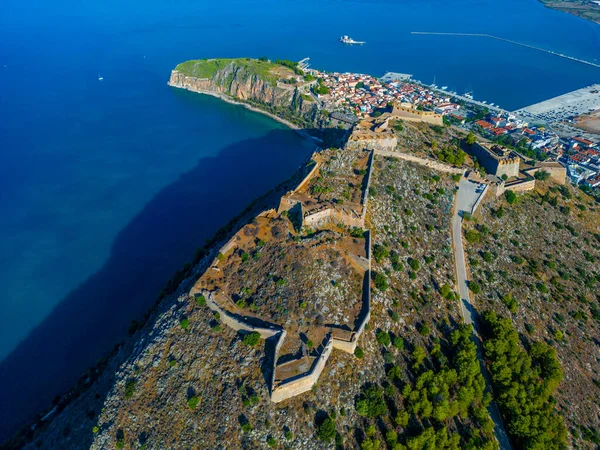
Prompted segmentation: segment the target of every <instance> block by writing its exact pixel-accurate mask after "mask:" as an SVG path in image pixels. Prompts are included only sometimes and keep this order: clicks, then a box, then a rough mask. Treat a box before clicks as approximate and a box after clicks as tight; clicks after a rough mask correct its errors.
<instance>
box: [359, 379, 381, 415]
mask: <svg viewBox="0 0 600 450" xmlns="http://www.w3.org/2000/svg"><path fill="white" fill-rule="evenodd" d="M356 412H357V413H358V415H359V416H364V417H371V418H375V417H379V416H383V415H385V414H387V412H388V409H387V405H386V404H385V400H384V399H383V391H382V390H381V388H380V387H379V386H377V385H374V384H373V385H369V386H367V387H366V388H365V389H363V392H362V393H361V395H360V397H359V399H358V400H357V401H356Z"/></svg>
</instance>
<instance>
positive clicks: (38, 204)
mask: <svg viewBox="0 0 600 450" xmlns="http://www.w3.org/2000/svg"><path fill="white" fill-rule="evenodd" d="M410 31H454V32H467V33H488V34H493V35H497V36H501V37H505V38H509V39H513V40H517V41H522V42H525V43H528V44H531V45H536V46H540V47H544V48H548V49H551V50H554V51H559V52H564V53H567V54H569V55H572V56H575V57H579V58H582V59H587V60H590V61H596V62H597V61H598V60H599V58H600V26H598V25H595V24H593V23H590V22H587V21H584V20H582V19H578V18H575V17H572V16H569V15H566V14H563V13H560V12H556V11H551V10H548V9H545V8H544V7H543V6H542V5H541V4H540V3H538V2H537V1H536V0H507V1H505V2H503V3H501V4H499V3H498V2H495V1H491V0H478V1H465V0H458V1H453V2H448V1H440V0H406V1H368V0H356V1H341V0H328V1H316V0H303V1H301V2H300V1H289V2H284V1H281V0H266V1H263V2H250V1H239V0H238V1H229V2H208V1H189V0H177V1H173V2H159V1H157V0H146V1H144V2H140V1H129V2H123V1H122V0H119V1H116V0H105V1H102V2H99V1H98V2H91V1H86V2H82V1H75V0H69V1H66V0H59V1H53V2H49V1H35V0H34V1H29V2H22V1H20V0H19V1H17V0H4V1H3V2H1V4H0V86H1V90H0V127H1V129H0V130H1V133H0V187H1V189H0V211H1V220H0V286H2V287H3V292H2V295H1V296H0V360H2V359H3V361H2V363H0V437H1V436H2V435H3V434H5V433H6V432H7V431H8V430H12V429H14V427H15V426H16V425H18V424H19V423H21V422H22V421H23V419H24V418H25V417H27V415H28V414H30V413H31V412H33V411H34V410H35V409H36V408H37V407H39V406H40V405H44V404H46V403H47V402H48V401H49V399H51V398H52V397H53V396H54V395H55V394H56V393H57V392H59V391H61V390H63V389H65V388H66V387H67V386H69V384H70V383H72V381H73V380H74V379H76V378H77V377H78V376H79V375H80V374H81V373H82V372H83V371H84V370H85V369H86V367H88V366H89V365H91V364H93V363H94V361H95V360H96V359H97V358H98V357H99V356H100V355H101V354H103V353H104V352H105V351H106V350H107V349H109V348H111V347H112V345H114V343H116V342H117V341H118V340H120V339H121V338H122V337H123V336H124V335H125V333H126V329H127V325H128V323H129V321H130V320H131V319H133V318H137V317H140V315H141V314H143V312H144V311H145V310H146V309H147V308H148V307H149V305H150V304H151V303H152V302H153V301H154V299H155V298H156V293H157V292H158V290H160V288H161V287H162V286H163V285H164V283H165V281H166V280H168V279H169V278H170V276H171V275H172V272H173V271H174V270H175V269H176V268H178V267H180V266H181V265H182V263H183V262H185V261H186V260H188V259H190V258H191V256H192V255H193V252H194V249H195V248H196V247H197V246H199V245H201V244H202V243H203V242H204V239H205V238H207V237H209V236H210V235H211V234H212V233H213V232H214V231H215V230H216V229H217V228H219V226H221V225H222V224H224V223H225V222H226V221H227V220H228V219H229V218H230V217H232V216H233V215H234V214H235V213H237V212H239V211H240V210H241V209H242V208H243V206H244V205H245V204H247V203H248V202H249V201H250V200H252V199H253V198H254V197H256V196H258V195H260V194H262V193H263V192H265V191H266V190H268V189H269V188H270V187H272V186H273V185H274V184H276V183H277V182H279V181H281V180H283V179H285V178H287V177H288V176H289V175H290V174H291V173H292V172H293V170H294V169H295V168H296V167H297V166H298V164H299V163H300V161H301V160H303V159H304V158H305V157H306V156H307V155H308V154H309V153H310V151H311V150H312V148H311V146H310V145H309V144H308V143H306V142H303V141H302V140H301V139H300V138H299V137H298V136H297V135H295V134H294V133H292V132H290V131H289V130H286V129H285V128H284V127H282V126H281V125H279V124H277V123H275V122H273V121H271V120H270V119H268V118H265V117H263V116H260V115H257V114H254V113H250V112H248V111H246V110H245V109H243V108H241V107H235V106H231V105H227V104H223V103H221V102H219V101H217V100H215V99H212V98H206V97H202V96H197V95H193V94H188V93H184V92H180V91H177V90H173V89H170V88H168V87H167V86H166V81H167V80H168V77H169V72H170V70H171V68H173V67H174V66H175V65H176V64H177V63H178V62H180V61H182V60H186V59H190V58H203V57H218V56H254V57H257V56H261V55H266V56H268V57H271V58H287V59H294V60H298V59H300V58H303V57H306V56H310V57H311V62H312V65H313V67H317V68H322V69H328V70H339V71H360V72H369V73H372V74H374V75H379V74H382V73H383V72H385V71H396V72H406V73H412V74H413V75H414V76H415V77H416V78H418V79H421V80H423V81H426V82H431V81H433V77H434V76H435V77H436V82H437V84H438V85H440V86H441V85H447V86H449V87H450V88H452V89H455V90H457V91H464V90H472V91H474V93H475V97H476V98H479V99H486V100H488V101H492V102H495V103H498V104H500V105H502V106H503V107H505V108H509V109H516V108H518V107H522V106H525V105H527V104H531V103H534V102H537V101H540V100H543V99H545V98H548V97H552V96H555V95H559V94H562V93H564V92H567V91H570V90H573V89H577V88H580V87H582V86H585V85H588V84H591V83H593V82H598V81H599V79H600V70H599V69H596V68H592V67H589V66H585V65H582V64H578V63H575V62H571V61H567V60H564V59H560V58H557V57H554V56H551V55H548V54H544V53H541V52H536V51H534V50H530V49H526V48H522V47H517V46H514V45H511V44H508V43H503V42H499V41H494V40H487V39H483V38H470V37H440V36H415V35H411V34H410ZM342 34H348V35H350V36H352V37H354V38H355V39H360V40H365V41H367V45H365V46H363V47H343V46H341V45H339V44H338V43H337V42H336V40H337V38H338V37H339V36H340V35H342ZM99 75H100V76H102V77H104V81H99V80H98V76H99ZM9 406H10V408H11V409H10V414H9V413H8V409H7V408H8V407H9Z"/></svg>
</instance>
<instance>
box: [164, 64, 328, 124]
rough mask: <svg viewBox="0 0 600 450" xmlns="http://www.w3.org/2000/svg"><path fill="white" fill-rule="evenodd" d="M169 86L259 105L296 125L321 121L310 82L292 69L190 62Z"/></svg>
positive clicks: (257, 65) (181, 69) (268, 65)
mask: <svg viewBox="0 0 600 450" xmlns="http://www.w3.org/2000/svg"><path fill="white" fill-rule="evenodd" d="M169 85H170V86H173V87H178V88H182V89H187V90H189V91H192V92H198V93H204V94H210V95H216V96H218V97H221V98H222V99H224V100H229V101H232V100H233V101H235V102H242V103H244V104H247V105H251V106H256V107H258V108H259V109H260V110H261V111H266V112H268V113H270V114H273V115H274V116H276V117H278V118H280V119H283V120H285V121H287V122H291V123H292V124H296V125H300V126H303V127H310V126H312V125H314V124H315V123H316V122H318V120H319V119H320V116H319V115H318V114H317V113H318V109H317V107H316V103H315V99H314V98H313V97H312V96H311V95H309V92H310V91H309V89H308V88H309V82H306V81H304V76H303V75H299V74H296V73H295V71H294V70H292V69H291V68H290V67H286V66H284V65H281V64H276V63H271V62H269V61H261V60H256V59H251V58H238V59H211V60H197V61H187V62H184V63H181V64H179V65H178V66H177V67H176V68H175V70H173V72H172V73H171V78H170V80H169Z"/></svg>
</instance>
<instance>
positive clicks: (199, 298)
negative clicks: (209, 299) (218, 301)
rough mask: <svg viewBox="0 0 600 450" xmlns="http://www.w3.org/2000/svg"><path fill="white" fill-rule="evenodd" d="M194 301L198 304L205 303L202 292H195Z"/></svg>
mask: <svg viewBox="0 0 600 450" xmlns="http://www.w3.org/2000/svg"><path fill="white" fill-rule="evenodd" d="M196 303H197V304H198V306H204V305H206V297H205V296H204V295H202V294H196Z"/></svg>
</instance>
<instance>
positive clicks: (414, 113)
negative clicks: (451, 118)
mask: <svg viewBox="0 0 600 450" xmlns="http://www.w3.org/2000/svg"><path fill="white" fill-rule="evenodd" d="M390 118H391V119H395V118H399V119H402V120H406V121H407V122H424V123H428V124H430V125H444V116H442V115H441V114H437V113H434V112H431V111H420V110H418V109H417V108H415V107H414V105H412V104H411V103H401V104H399V105H397V104H396V105H394V108H393V110H392V112H391V117H390Z"/></svg>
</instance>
